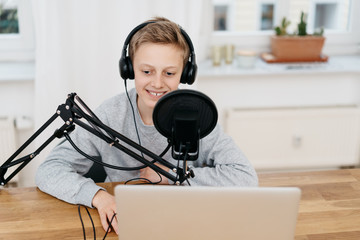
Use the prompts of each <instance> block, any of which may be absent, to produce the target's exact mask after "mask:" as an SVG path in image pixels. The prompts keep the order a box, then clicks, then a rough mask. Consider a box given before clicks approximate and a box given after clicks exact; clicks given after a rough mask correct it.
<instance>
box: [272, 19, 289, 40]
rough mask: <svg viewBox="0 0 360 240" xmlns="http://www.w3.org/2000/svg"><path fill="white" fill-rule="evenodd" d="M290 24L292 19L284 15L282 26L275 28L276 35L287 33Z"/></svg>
mask: <svg viewBox="0 0 360 240" xmlns="http://www.w3.org/2000/svg"><path fill="white" fill-rule="evenodd" d="M289 25H290V21H288V20H286V17H284V18H283V19H282V21H281V26H277V27H276V28H275V32H276V35H278V36H284V35H287V30H286V29H287V27H288V26H289Z"/></svg>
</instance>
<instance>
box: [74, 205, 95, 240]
mask: <svg viewBox="0 0 360 240" xmlns="http://www.w3.org/2000/svg"><path fill="white" fill-rule="evenodd" d="M81 207H82V205H78V213H79V218H80V222H81V226H82V229H83V235H84V240H86V233H85V227H84V222H83V220H82V217H81ZM83 207H84V208H85V210H86V212H87V214H88V216H89V218H90V221H91V225H92V228H93V234H94V240H96V230H95V225H94V222H93V219H92V217H91V214H90V212H89V210H88V209H87V207H85V206H83Z"/></svg>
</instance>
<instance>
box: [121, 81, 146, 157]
mask: <svg viewBox="0 0 360 240" xmlns="http://www.w3.org/2000/svg"><path fill="white" fill-rule="evenodd" d="M124 86H125V92H126V96H127V98H128V100H129V103H130V106H131V111H132V114H133V119H134V124H135V130H136V135H137V138H138V141H139V145H140V146H141V140H140V135H139V130H138V127H137V124H136V118H135V110H134V106H133V104H132V102H131V99H130V96H129V92H128V89H127V81H126V80H125V81H124ZM140 152H141V156H142V157H143V158H144V154H143V152H142V151H140Z"/></svg>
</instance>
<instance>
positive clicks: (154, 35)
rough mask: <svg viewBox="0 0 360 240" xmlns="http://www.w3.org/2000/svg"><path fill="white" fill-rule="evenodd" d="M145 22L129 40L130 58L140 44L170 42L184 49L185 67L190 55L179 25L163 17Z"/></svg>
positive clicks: (132, 57)
mask: <svg viewBox="0 0 360 240" xmlns="http://www.w3.org/2000/svg"><path fill="white" fill-rule="evenodd" d="M146 22H149V24H147V25H146V26H145V27H143V28H141V29H140V30H139V31H137V32H136V33H135V34H134V36H133V37H132V38H131V40H130V43H129V56H130V59H134V55H135V52H136V51H137V50H138V48H139V47H140V46H141V45H142V44H145V43H156V44H171V45H174V46H175V47H178V48H179V49H182V50H184V55H183V58H184V64H183V67H185V65H186V63H187V62H188V60H189V57H190V49H189V46H188V43H187V42H186V39H185V37H184V36H183V34H182V33H181V29H180V27H179V25H177V24H176V23H174V22H172V21H170V20H168V19H166V18H164V17H155V18H153V19H150V20H148V21H146Z"/></svg>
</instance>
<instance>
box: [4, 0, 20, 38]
mask: <svg viewBox="0 0 360 240" xmlns="http://www.w3.org/2000/svg"><path fill="white" fill-rule="evenodd" d="M9 3H10V4H9ZM11 3H12V2H11V1H10V2H9V1H1V2H0V34H17V33H19V21H18V14H17V8H16V6H15V5H14V4H11Z"/></svg>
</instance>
